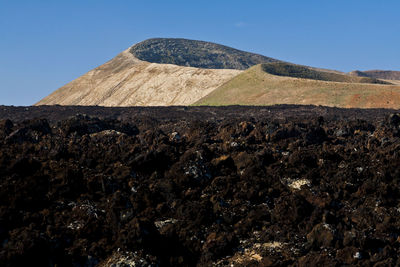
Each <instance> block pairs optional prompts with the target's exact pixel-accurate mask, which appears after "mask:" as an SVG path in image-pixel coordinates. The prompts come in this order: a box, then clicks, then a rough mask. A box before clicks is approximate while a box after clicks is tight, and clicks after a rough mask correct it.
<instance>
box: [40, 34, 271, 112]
mask: <svg viewBox="0 0 400 267" xmlns="http://www.w3.org/2000/svg"><path fill="white" fill-rule="evenodd" d="M261 62H278V60H275V59H272V58H269V57H265V56H261V55H257V54H253V53H249V52H243V51H240V50H237V49H234V48H230V47H227V46H223V45H219V44H214V43H209V42H203V41H194V40H186V39H166V38H157V39H149V40H146V41H143V42H140V43H138V44H136V45H133V46H132V47H130V48H128V49H127V50H125V51H123V52H122V53H120V54H119V55H117V56H116V57H115V58H113V59H112V60H110V61H109V62H107V63H105V64H103V65H101V66H99V67H97V68H95V69H94V70H91V71H89V72H88V73H86V74H84V75H83V76H81V77H79V78H77V79H76V80H74V81H72V82H70V83H68V84H66V85H64V86H63V87H61V88H59V89H58V90H56V91H55V92H53V93H52V94H50V95H49V96H47V97H45V98H44V99H42V100H41V101H39V102H38V103H36V105H55V104H59V105H99V106H154V105H156V106H165V105H189V104H192V103H194V102H196V101H197V100H199V99H200V98H202V97H204V96H206V95H207V94H209V93H210V92H212V91H213V90H214V89H216V88H218V87H219V86H220V85H222V84H224V83H225V82H227V81H228V80H230V79H231V78H233V77H234V76H236V75H238V74H239V73H241V70H243V69H247V68H248V67H250V66H253V65H255V64H258V63H261Z"/></svg>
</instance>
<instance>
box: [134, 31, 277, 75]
mask: <svg viewBox="0 0 400 267" xmlns="http://www.w3.org/2000/svg"><path fill="white" fill-rule="evenodd" d="M129 51H130V52H131V53H132V54H133V55H134V56H135V57H136V58H138V59H140V60H143V61H147V62H151V63H161V64H174V65H179V66H186V67H196V68H203V69H237V70H245V69H248V68H249V67H251V66H254V65H257V64H260V63H269V62H279V60H276V59H273V58H270V57H266V56H262V55H258V54H253V53H250V52H244V51H241V50H237V49H234V48H231V47H228V46H224V45H220V44H215V43H210V42H204V41H196V40H188V39H179V38H154V39H148V40H145V41H143V42H140V43H138V44H136V45H134V46H132V47H131V48H130V50H129Z"/></svg>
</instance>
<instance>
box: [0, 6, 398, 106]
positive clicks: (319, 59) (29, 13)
mask: <svg viewBox="0 0 400 267" xmlns="http://www.w3.org/2000/svg"><path fill="white" fill-rule="evenodd" d="M399 11H400V1H398V0H385V1H378V0H363V1H361V0H334V1H325V0H309V1H307V0H304V1H299V0H286V1H285V0H283V1H270V0H265V1H261V0H260V1H254V0H253V1H252V0H247V1H234V0H230V1H225V0H219V1H218V0H214V1H207V0H203V1H187V0H186V1H178V0H175V1H174V0H169V1H156V0H154V1H151V0H147V1H133V0H108V1H105V0H64V1H61V0H60V1H54V0H35V1H33V0H0V105H2V104H3V105H32V104H34V103H35V102H37V101H38V100H40V99H41V98H43V97H45V96H46V95H48V94H49V93H51V92H52V91H54V90H55V89H57V88H59V87H61V86H62V85H64V84H66V83H68V82H70V81H71V80H73V79H75V78H77V77H79V76H80V75H82V74H84V73H86V72H87V71H89V70H91V69H93V68H94V67H96V66H99V65H101V64H103V63H104V62H106V61H108V60H110V59H111V58H113V57H114V56H115V55H117V54H118V53H119V52H121V51H122V50H124V49H126V48H128V47H129V46H131V45H133V44H135V43H137V42H140V41H142V40H144V39H147V38H152V37H181V38H189V39H197V40H205V41H211V42H216V43H221V44H224V45H228V46H232V47H234V48H238V49H241V50H246V51H251V52H256V53H260V54H263V55H265V56H270V57H274V58H278V59H282V60H286V61H290V62H293V63H298V64H304V65H311V66H315V67H323V68H329V69H336V70H341V71H351V70H354V69H360V70H367V69H393V70H400V49H399V47H400V16H399Z"/></svg>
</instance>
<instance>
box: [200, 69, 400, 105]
mask: <svg viewBox="0 0 400 267" xmlns="http://www.w3.org/2000/svg"><path fill="white" fill-rule="evenodd" d="M385 83H386V84H385ZM399 103H400V86H395V85H390V84H387V82H383V81H378V80H376V79H371V78H365V77H361V78H360V77H353V76H350V75H347V74H345V73H340V72H336V71H330V70H321V69H316V68H310V67H306V66H299V65H294V64H287V63H270V64H259V65H256V66H254V67H251V68H250V69H248V70H246V71H244V72H243V73H241V74H239V75H237V76H236V77H234V78H232V79H231V80H230V81H228V82H227V83H225V84H223V85H222V86H220V87H219V88H217V89H215V90H214V91H212V92H211V93H210V94H208V95H207V96H205V97H203V98H202V99H200V100H199V101H197V102H196V103H195V104H194V105H211V106H213V105H275V104H305V105H308V104H312V105H323V106H336V107H359V108H373V107H383V108H399V106H400V105H399Z"/></svg>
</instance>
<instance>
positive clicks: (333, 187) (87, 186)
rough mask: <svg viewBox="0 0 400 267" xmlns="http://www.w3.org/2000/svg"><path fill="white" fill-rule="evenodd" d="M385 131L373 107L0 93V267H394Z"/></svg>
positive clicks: (398, 199) (399, 226) (398, 198)
mask: <svg viewBox="0 0 400 267" xmlns="http://www.w3.org/2000/svg"><path fill="white" fill-rule="evenodd" d="M82 112H84V113H85V114H88V115H85V116H84V115H75V116H73V117H69V115H71V113H72V114H77V113H82ZM392 112H393V111H392ZM397 112H398V110H397ZM66 113H70V114H69V115H67V114H66ZM39 114H41V115H40V116H38V115H39ZM389 114H390V115H389ZM90 115H96V117H92V116H90ZM18 118H19V119H18ZM35 118H36V119H35ZM37 118H40V119H37ZM399 129H400V117H399V116H398V115H397V114H393V113H392V114H391V111H389V110H382V109H380V110H379V109H378V110H351V109H350V110H347V109H346V110H343V109H337V108H327V107H315V106H312V107H311V106H309V107H305V106H297V107H296V106H274V107H189V108H182V107H156V108H154V107H151V108H150V107H147V108H144V107H136V108H104V107H60V106H51V107H50V106H46V107H29V108H28V107H19V108H18V107H4V106H3V107H2V106H0V177H1V179H0V244H1V250H0V266H2V267H14V266H76V267H78V266H82V267H83V266H85V267H92V266H100V267H101V266H104V267H105V266H107V267H109V266H114V267H117V266H119V267H128V266H136V267H139V266H140V267H143V266H154V267H155V266H160V267H163V266H198V267H203V266H204V267H209V266H215V267H219V266H221V267H222V266H235V267H236V266H293V267H295V266H296V267H308V266H400V244H399V243H400V242H399V241H400V238H399V233H400V220H399V215H400V209H399V207H400V179H399V176H400V170H399V165H400V156H399V146H400V130H399Z"/></svg>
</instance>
